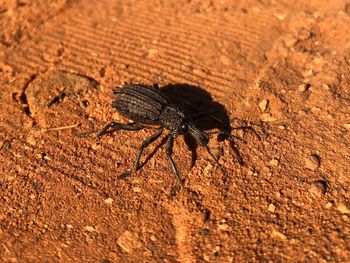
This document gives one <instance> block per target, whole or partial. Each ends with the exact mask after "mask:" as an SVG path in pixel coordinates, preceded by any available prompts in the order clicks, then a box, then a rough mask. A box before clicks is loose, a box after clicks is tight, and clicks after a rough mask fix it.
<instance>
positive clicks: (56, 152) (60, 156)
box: [3, 122, 152, 174]
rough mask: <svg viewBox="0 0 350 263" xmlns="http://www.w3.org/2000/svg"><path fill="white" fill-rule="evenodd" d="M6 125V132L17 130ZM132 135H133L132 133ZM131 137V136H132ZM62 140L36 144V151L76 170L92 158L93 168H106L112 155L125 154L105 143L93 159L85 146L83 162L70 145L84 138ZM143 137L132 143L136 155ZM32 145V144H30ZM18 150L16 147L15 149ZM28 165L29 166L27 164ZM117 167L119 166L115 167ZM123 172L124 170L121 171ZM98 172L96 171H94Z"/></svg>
mask: <svg viewBox="0 0 350 263" xmlns="http://www.w3.org/2000/svg"><path fill="white" fill-rule="evenodd" d="M5 127H6V126H4V130H5V134H13V133H14V132H15V131H16V128H15V126H14V124H12V125H11V122H9V123H8V125H7V129H6V128H5ZM44 136H45V137H46V138H43V137H42V138H41V139H43V140H50V138H51V137H50V135H44ZM130 136H132V135H130ZM5 138H7V139H11V138H8V137H4V139H3V140H5ZM130 138H131V137H130ZM61 139H62V140H60V141H57V140H55V141H52V140H51V141H50V144H49V145H36V146H35V151H36V152H45V153H46V154H48V155H49V156H50V157H51V160H50V161H49V163H51V164H52V163H56V164H59V165H58V166H57V167H65V166H68V167H73V168H74V169H75V170H81V167H84V165H86V160H90V164H91V168H92V167H97V168H100V169H102V170H106V166H110V165H111V164H110V160H111V156H114V155H119V156H123V153H122V152H119V154H116V151H118V150H117V149H115V148H114V147H113V146H109V145H108V144H103V145H102V147H103V149H102V150H101V151H98V153H97V154H98V158H95V159H93V160H92V161H91V158H90V157H89V155H90V154H89V153H88V151H89V150H88V148H89V147H83V148H82V152H81V156H79V157H81V158H82V159H81V162H79V159H80V158H79V157H77V154H76V153H77V152H76V149H75V148H74V147H69V146H70V145H79V143H81V142H79V140H83V139H81V138H74V139H72V138H70V137H64V136H62V137H61ZM15 140H16V141H17V142H20V143H21V144H22V145H28V146H29V144H28V142H27V141H26V140H22V139H18V138H16V139H15ZM142 141H143V139H140V140H139V144H131V145H130V148H131V151H132V152H133V153H134V155H135V156H136V153H137V150H138V148H139V146H140V145H141V143H142ZM85 144H88V141H87V142H85ZM29 147H32V146H29ZM14 150H15V151H16V149H14ZM148 152H150V153H151V152H152V151H150V150H149V149H148V150H146V151H145V153H144V155H143V158H142V159H143V160H144V158H145V156H147V153H148ZM72 156H73V157H74V158H75V162H74V163H72V162H71V161H69V157H72ZM132 159H133V157H132ZM14 163H18V160H17V161H16V160H15V161H14ZM125 165H126V166H128V165H130V166H131V165H132V162H129V163H128V164H125ZM26 167H27V166H26ZM115 168H117V167H115ZM112 170H115V169H114V168H113V165H112ZM121 172H123V171H121ZM94 174H96V173H94Z"/></svg>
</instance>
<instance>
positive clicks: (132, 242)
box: [117, 231, 142, 253]
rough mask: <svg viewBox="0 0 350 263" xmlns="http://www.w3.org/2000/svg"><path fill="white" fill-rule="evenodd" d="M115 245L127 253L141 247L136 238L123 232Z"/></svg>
mask: <svg viewBox="0 0 350 263" xmlns="http://www.w3.org/2000/svg"><path fill="white" fill-rule="evenodd" d="M117 244H118V245H119V246H120V247H121V248H122V249H123V250H124V251H125V252H127V253H130V252H132V251H133V250H136V249H138V248H141V247H142V243H141V241H140V239H139V238H138V236H137V235H135V234H133V233H131V232H129V231H125V232H124V233H123V234H121V235H120V236H119V237H118V240H117Z"/></svg>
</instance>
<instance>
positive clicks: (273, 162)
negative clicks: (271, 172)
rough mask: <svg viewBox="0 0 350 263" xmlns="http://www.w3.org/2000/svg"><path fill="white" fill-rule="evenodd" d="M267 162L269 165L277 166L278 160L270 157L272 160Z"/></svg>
mask: <svg viewBox="0 0 350 263" xmlns="http://www.w3.org/2000/svg"><path fill="white" fill-rule="evenodd" d="M269 164H270V165H271V166H278V164H279V161H278V160H277V159H272V160H271V161H270V162H269Z"/></svg>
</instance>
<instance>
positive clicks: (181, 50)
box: [79, 24, 255, 75]
mask: <svg viewBox="0 0 350 263" xmlns="http://www.w3.org/2000/svg"><path fill="white" fill-rule="evenodd" d="M142 26H143V24H140V25H138V27H135V26H129V27H128V28H126V29H125V28H122V27H121V28H118V31H114V30H105V31H103V29H102V30H99V31H98V32H95V34H97V35H99V36H100V38H104V39H105V40H107V41H109V40H111V35H112V36H116V35H118V34H120V33H121V32H123V33H124V34H126V37H124V35H121V37H122V38H125V39H134V38H133V36H132V35H130V32H131V31H132V32H137V33H138V35H136V36H142V37H143V38H144V39H149V42H150V43H152V40H153V39H154V38H152V37H151V36H150V34H147V28H146V27H145V30H140V27H142ZM79 28H82V26H80V27H79ZM85 29H86V30H87V31H91V27H88V26H86V27H85ZM154 29H155V30H159V27H157V28H154ZM99 32H101V33H102V34H100V33H99ZM153 32H156V31H153ZM172 33H173V31H172V30H170V34H172ZM114 38H116V37H114ZM216 38H218V37H217V36H216ZM235 38H236V36H235V37H234V39H235ZM189 39H190V37H186V38H185V39H184V41H175V42H171V43H170V42H169V41H167V39H165V40H162V41H160V42H158V43H157V44H155V46H159V47H163V48H164V49H165V50H167V51H168V50H176V52H177V53H180V54H182V55H185V57H186V58H185V60H186V61H188V60H189V59H188V58H193V55H192V54H191V53H188V51H189V50H191V49H192V47H193V46H195V45H196V44H197V45H198V40H195V41H194V43H190V45H188V46H184V47H181V46H179V44H178V43H186V42H188V41H189ZM228 40H231V39H229V38H228ZM138 41H139V40H138V39H137V38H136V39H135V43H138ZM162 43H166V44H169V45H165V46H164V45H162ZM248 43H251V41H249V42H248ZM169 47H171V48H170V49H169ZM174 47H176V48H174ZM243 47H244V45H243ZM254 48H255V47H254ZM242 51H243V50H242ZM248 51H249V52H251V49H249V50H248ZM192 62H193V63H196V62H195V61H192ZM193 63H192V64H193ZM196 64H197V65H200V64H198V63H196ZM200 66H201V65H200ZM223 73H224V72H223ZM220 75H222V74H220Z"/></svg>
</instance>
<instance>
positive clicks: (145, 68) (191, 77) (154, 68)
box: [37, 43, 232, 92]
mask: <svg viewBox="0 0 350 263" xmlns="http://www.w3.org/2000/svg"><path fill="white" fill-rule="evenodd" d="M67 45H68V46H69V47H71V48H72V50H76V54H79V53H82V52H86V50H85V49H83V48H82V47H81V45H79V44H71V43H69V44H67ZM91 45H92V44H91ZM91 50H92V47H91ZM94 50H96V48H95V49H94ZM40 51H41V50H40V49H38V50H37V52H40ZM122 51H123V50H120V52H119V56H118V58H120V59H123V60H124V63H125V64H129V65H133V64H132V63H131V62H134V65H135V68H136V69H138V70H139V72H138V75H139V74H141V75H142V74H144V73H147V72H148V73H149V75H151V76H152V75H154V74H164V73H168V74H169V75H172V76H174V77H176V78H177V79H186V80H187V81H190V82H191V83H195V82H196V77H197V78H201V79H203V80H207V81H210V82H214V81H212V80H208V79H206V78H203V77H202V76H199V75H195V74H192V73H191V72H186V71H183V70H181V69H178V68H172V70H173V71H170V70H169V69H167V68H168V67H164V68H162V67H159V64H160V63H159V62H156V61H155V63H154V64H149V62H148V63H140V62H139V61H138V60H137V59H132V57H133V56H131V57H128V56H124V55H122V53H123V52H122ZM73 52H74V51H73ZM108 59H111V58H110V57H108V58H107V56H106V59H104V56H98V57H93V60H95V61H99V62H100V64H106V62H107V61H108ZM117 61H120V60H117ZM70 62H74V64H76V65H79V64H81V65H86V62H85V61H75V60H74V59H73V57H72V58H70ZM84 62H85V63H84ZM101 62H103V63H101ZM166 66H168V65H166ZM140 69H142V71H141V70H140ZM174 70H176V71H177V72H180V73H182V74H186V75H187V76H183V75H182V74H180V75H177V74H175V72H174ZM214 83H215V82H214ZM216 84H218V85H220V87H221V86H227V85H228V84H225V83H222V82H221V83H216ZM231 84H232V83H231ZM227 87H228V86H227ZM212 88H213V89H216V90H217V91H218V92H222V90H221V89H218V88H217V87H216V86H213V87H212Z"/></svg>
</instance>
